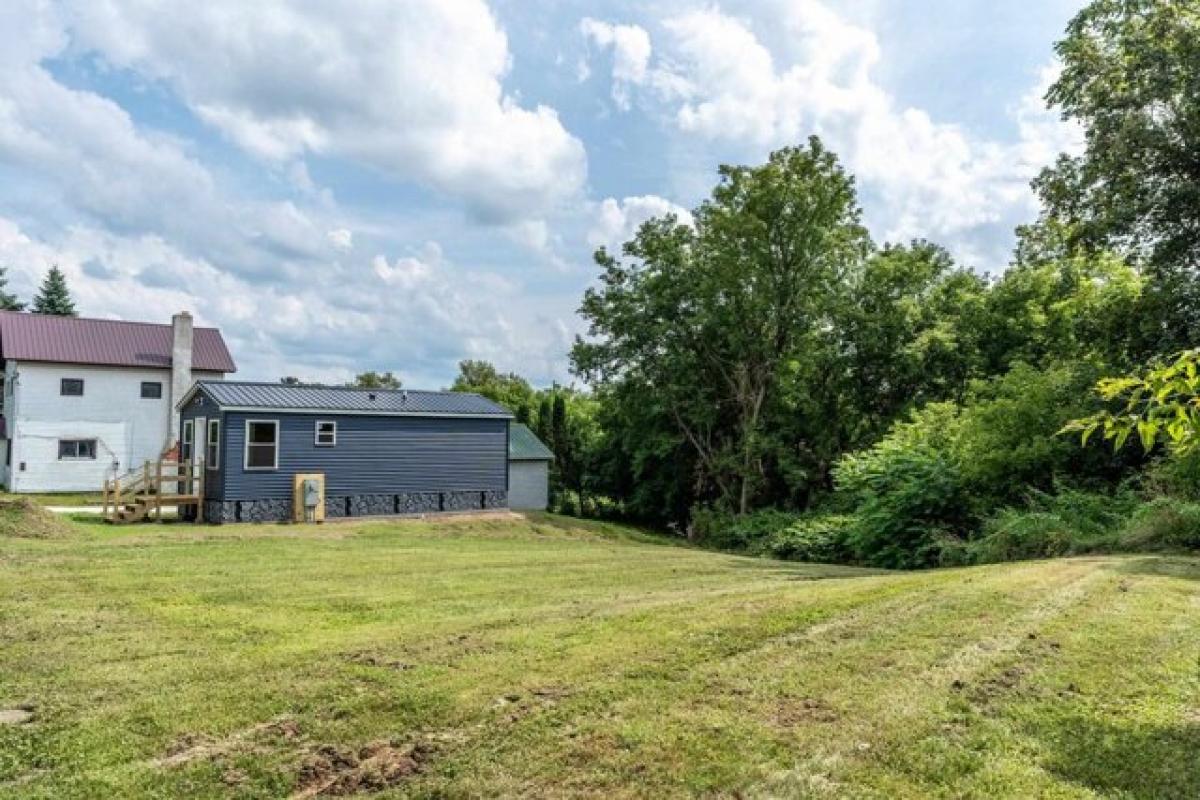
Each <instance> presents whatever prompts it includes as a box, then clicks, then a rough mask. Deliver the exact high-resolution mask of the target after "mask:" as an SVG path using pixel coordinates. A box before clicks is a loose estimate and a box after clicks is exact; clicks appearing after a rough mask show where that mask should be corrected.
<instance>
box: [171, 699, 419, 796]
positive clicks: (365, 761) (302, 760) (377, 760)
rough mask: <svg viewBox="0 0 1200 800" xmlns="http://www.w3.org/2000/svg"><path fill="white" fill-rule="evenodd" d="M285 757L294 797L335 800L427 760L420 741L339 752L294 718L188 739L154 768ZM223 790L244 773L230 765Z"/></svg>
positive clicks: (383, 783)
mask: <svg viewBox="0 0 1200 800" xmlns="http://www.w3.org/2000/svg"><path fill="white" fill-rule="evenodd" d="M279 752H283V753H288V754H290V755H291V756H292V757H293V758H295V759H296V760H297V761H296V763H297V764H298V766H297V767H296V781H295V786H296V788H295V791H294V792H293V794H292V795H291V796H292V797H293V798H297V799H300V798H309V797H336V796H346V795H353V794H359V793H366V792H378V791H381V790H383V789H386V788H388V787H390V786H395V785H396V784H398V783H400V782H402V781H403V780H405V779H406V778H408V777H410V776H412V775H414V774H416V773H417V772H420V771H421V768H422V765H423V764H424V763H425V762H426V761H428V760H429V758H430V757H431V756H432V753H433V751H432V748H431V747H430V746H429V745H428V744H425V743H423V742H417V743H404V742H400V741H396V740H390V741H389V740H379V741H374V742H371V743H370V744H366V745H363V746H362V747H358V748H352V747H339V746H335V745H331V744H313V743H311V742H309V741H308V740H307V739H306V737H305V735H304V732H303V731H302V730H301V728H300V725H299V724H298V723H297V722H296V721H295V720H293V719H289V718H286V717H285V718H279V719H273V720H270V721H269V722H262V723H259V724H258V725H253V726H251V727H249V728H246V729H244V730H241V731H236V732H234V733H232V734H230V735H229V736H226V737H223V738H214V737H209V736H204V735H196V734H188V735H185V736H183V737H180V738H179V739H178V740H176V742H175V743H174V744H173V745H172V746H171V747H170V748H169V749H168V751H167V753H166V755H164V756H163V757H162V758H159V759H157V760H156V761H155V762H154V764H155V766H158V767H180V766H184V765H186V764H190V763H192V762H195V761H213V762H217V763H221V762H226V763H227V762H228V760H231V759H233V758H234V757H237V756H246V755H267V754H269V753H279ZM221 780H222V782H223V783H224V784H225V785H227V786H240V785H242V784H244V783H245V782H246V781H247V776H246V774H245V772H244V771H242V770H241V769H238V768H236V767H233V766H230V767H229V768H228V769H226V770H225V771H224V772H223V773H222V776H221Z"/></svg>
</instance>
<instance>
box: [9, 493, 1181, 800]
mask: <svg viewBox="0 0 1200 800" xmlns="http://www.w3.org/2000/svg"><path fill="white" fill-rule="evenodd" d="M1198 619H1200V562H1197V560H1194V559H1187V558H1170V557H1136V558H1135V557H1127V558H1122V557H1104V558H1078V559H1064V560H1059V561H1044V562H1030V563H1022V564H1010V565H998V566H993V567H981V568H974V569H969V570H947V571H936V572H923V573H874V572H869V571H865V570H853V569H846V568H838V567H822V566H808V565H794V564H783V563H779V562H773V561H767V560H755V559H747V558H737V557H731V556H723V555H718V554H713V553H709V552H704V551H699V550H694V549H690V548H686V547H680V546H674V545H671V544H668V543H664V542H661V541H658V540H655V539H654V538H652V537H647V536H642V535H637V534H634V533H632V532H629V531H626V530H624V529H620V528H617V527H615V526H603V525H593V524H581V523H578V522H574V521H571V520H566V519H561V518H555V517H549V516H546V517H536V518H534V519H532V520H530V521H523V520H514V519H475V520H468V519H460V520H453V521H439V522H399V523H360V524H338V525H326V526H323V527H303V526H295V527H292V526H227V527H225V528H191V527H186V526H178V527H176V526H165V527H163V526H143V527H137V528H104V527H100V526H96V525H85V524H77V525H74V526H72V532H71V534H70V535H69V536H66V537H63V536H59V537H56V538H47V539H32V538H13V537H4V536H0V711H3V710H5V709H8V710H19V709H25V710H29V711H32V718H31V719H30V720H28V721H26V722H24V723H21V724H0V798H9V797H12V798H16V797H21V798H28V797H35V798H36V797H45V798H72V797H79V798H84V797H97V796H121V797H151V796H153V797H164V796H189V797H231V796H236V797H264V798H265V797H288V796H295V797H313V796H321V795H361V796H367V795H370V796H395V797H406V796H430V795H439V796H469V795H475V796H479V795H488V796H495V795H508V796H547V795H549V796H594V795H604V796H607V797H635V796H639V797H641V796H652V797H669V796H687V795H696V794H710V795H713V794H715V795H742V796H751V797H753V796H761V797H776V796H801V797H803V796H814V797H925V796H944V797H972V796H975V797H1029V796H1039V795H1040V796H1050V797H1096V796H1114V797H1131V798H1151V797H1153V798H1160V797H1180V798H1183V797H1197V796H1200V676H1198V669H1197V652H1200V623H1198V622H1197V620H1198Z"/></svg>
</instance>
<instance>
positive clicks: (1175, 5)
mask: <svg viewBox="0 0 1200 800" xmlns="http://www.w3.org/2000/svg"><path fill="white" fill-rule="evenodd" d="M1056 49H1057V52H1058V54H1059V57H1060V58H1061V59H1062V62H1063V71H1062V74H1061V76H1060V77H1059V78H1058V80H1057V81H1056V82H1055V83H1054V85H1053V86H1052V87H1051V88H1050V91H1049V93H1048V94H1047V100H1048V101H1049V102H1050V103H1051V104H1052V105H1057V106H1059V107H1060V108H1061V110H1062V113H1063V116H1064V117H1066V118H1067V119H1073V120H1077V121H1078V122H1079V123H1081V124H1082V126H1083V128H1084V131H1085V133H1086V148H1085V150H1084V152H1083V154H1082V155H1079V156H1074V157H1073V156H1068V155H1063V156H1060V158H1059V160H1058V162H1057V163H1056V164H1055V165H1054V166H1053V167H1051V168H1049V169H1047V170H1046V171H1045V172H1043V174H1042V175H1041V176H1040V177H1039V178H1038V180H1037V181H1036V182H1035V187H1036V188H1037V190H1038V192H1039V194H1040V195H1041V198H1042V201H1043V203H1044V205H1045V209H1046V210H1045V216H1044V222H1051V223H1054V224H1057V225H1060V226H1062V228H1063V230H1065V231H1066V232H1067V233H1068V234H1069V239H1070V244H1072V245H1080V246H1083V247H1085V248H1089V249H1102V248H1104V249H1114V250H1116V251H1117V252H1118V253H1120V254H1122V255H1125V256H1128V257H1132V258H1133V259H1134V260H1135V261H1136V262H1144V263H1145V264H1146V265H1147V266H1148V268H1149V272H1150V276H1151V278H1152V279H1151V280H1150V282H1149V283H1148V285H1147V291H1146V293H1145V296H1144V297H1143V299H1142V300H1141V301H1140V303H1139V306H1138V309H1137V310H1136V314H1137V315H1138V316H1139V317H1140V318H1141V319H1142V320H1143V323H1144V325H1143V328H1144V329H1143V331H1142V339H1143V343H1142V345H1141V347H1142V349H1143V350H1144V351H1146V353H1153V352H1158V353H1163V352H1168V351H1171V350H1175V349H1179V348H1183V347H1188V346H1195V345H1197V344H1200V285H1198V282H1197V275H1198V268H1200V5H1198V4H1197V3H1196V2H1194V0H1093V2H1092V3H1091V4H1090V5H1088V6H1087V7H1086V8H1085V9H1084V10H1083V11H1081V12H1080V13H1079V14H1078V15H1077V16H1076V17H1075V18H1074V19H1073V20H1072V21H1071V23H1070V25H1069V26H1068V28H1067V32H1066V36H1065V38H1064V39H1063V40H1062V41H1060V42H1059V43H1058V44H1057V46H1056Z"/></svg>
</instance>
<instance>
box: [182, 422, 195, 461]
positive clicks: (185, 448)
mask: <svg viewBox="0 0 1200 800" xmlns="http://www.w3.org/2000/svg"><path fill="white" fill-rule="evenodd" d="M195 441H196V420H194V419H185V420H184V421H183V433H182V434H180V439H179V460H180V461H181V462H183V463H184V464H187V463H190V462H191V460H192V453H193V452H195V451H194V450H193V449H192V448H193V444H194V443H195Z"/></svg>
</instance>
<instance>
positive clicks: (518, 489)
mask: <svg viewBox="0 0 1200 800" xmlns="http://www.w3.org/2000/svg"><path fill="white" fill-rule="evenodd" d="M549 492H550V465H549V463H548V462H546V461H510V462H508V507H509V508H511V509H513V510H514V511H545V510H546V506H547V505H548V504H549V501H550V498H549Z"/></svg>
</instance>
